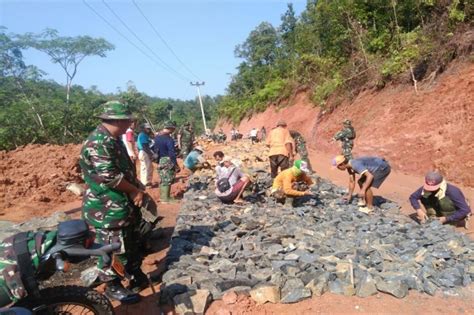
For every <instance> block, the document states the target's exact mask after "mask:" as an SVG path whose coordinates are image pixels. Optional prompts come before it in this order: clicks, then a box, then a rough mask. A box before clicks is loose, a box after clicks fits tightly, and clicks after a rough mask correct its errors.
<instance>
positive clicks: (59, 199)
mask: <svg viewBox="0 0 474 315" xmlns="http://www.w3.org/2000/svg"><path fill="white" fill-rule="evenodd" d="M80 148H81V146H80V145H72V144H71V145H66V146H59V145H50V144H45V145H36V144H34V145H27V146H24V147H20V148H18V149H16V150H13V151H10V152H5V151H1V152H0V220H13V221H23V220H26V219H28V218H31V216H43V215H47V214H50V213H51V207H54V206H55V205H58V204H64V203H68V202H72V201H74V200H77V199H78V197H77V196H75V195H74V194H72V193H71V192H69V191H67V190H66V186H67V184H68V183H74V182H75V183H80V182H82V179H81V176H80V171H79V168H78V165H77V161H78V157H79V151H80Z"/></svg>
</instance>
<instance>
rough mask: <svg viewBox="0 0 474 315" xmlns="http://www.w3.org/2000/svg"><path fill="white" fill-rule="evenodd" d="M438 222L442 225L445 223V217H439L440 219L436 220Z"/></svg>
mask: <svg viewBox="0 0 474 315" xmlns="http://www.w3.org/2000/svg"><path fill="white" fill-rule="evenodd" d="M438 220H439V222H440V223H442V224H444V223H446V220H447V219H446V217H440V218H438Z"/></svg>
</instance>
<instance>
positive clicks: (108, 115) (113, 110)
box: [97, 101, 134, 120]
mask: <svg viewBox="0 0 474 315" xmlns="http://www.w3.org/2000/svg"><path fill="white" fill-rule="evenodd" d="M102 106H103V108H104V112H103V113H102V114H100V115H99V116H97V117H98V118H100V119H110V120H133V119H134V117H133V115H132V112H131V111H130V108H129V107H128V105H126V104H123V103H121V102H119V101H108V102H107V103H105V104H104V105H102Z"/></svg>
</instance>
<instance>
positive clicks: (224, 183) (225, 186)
mask: <svg viewBox="0 0 474 315" xmlns="http://www.w3.org/2000/svg"><path fill="white" fill-rule="evenodd" d="M234 171H235V167H234V169H233V170H232V172H230V174H229V176H227V177H224V178H221V179H219V180H218V181H217V184H216V185H217V190H218V191H219V192H221V193H223V192H226V191H228V190H229V189H230V188H231V187H232V186H231V185H230V182H229V178H230V177H231V176H232V173H233V172H234Z"/></svg>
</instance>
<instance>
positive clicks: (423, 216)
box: [416, 209, 428, 223]
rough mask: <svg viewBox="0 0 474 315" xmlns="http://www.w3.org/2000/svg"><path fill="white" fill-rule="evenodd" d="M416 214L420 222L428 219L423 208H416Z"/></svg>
mask: <svg viewBox="0 0 474 315" xmlns="http://www.w3.org/2000/svg"><path fill="white" fill-rule="evenodd" d="M416 214H417V216H418V220H420V223H425V222H426V220H428V216H427V215H426V213H425V212H424V211H423V210H421V209H418V210H416Z"/></svg>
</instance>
